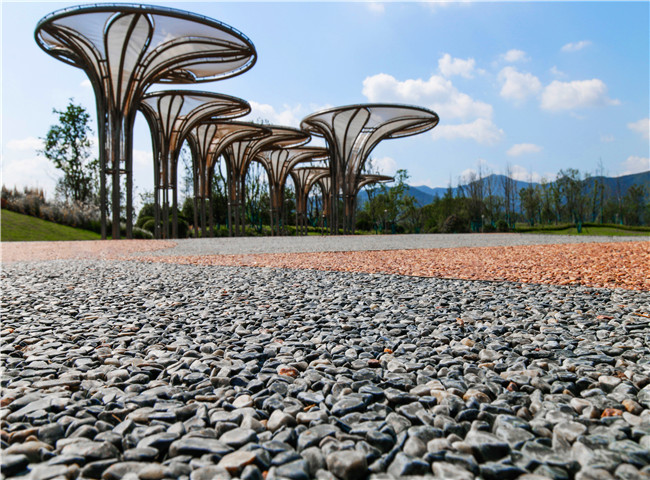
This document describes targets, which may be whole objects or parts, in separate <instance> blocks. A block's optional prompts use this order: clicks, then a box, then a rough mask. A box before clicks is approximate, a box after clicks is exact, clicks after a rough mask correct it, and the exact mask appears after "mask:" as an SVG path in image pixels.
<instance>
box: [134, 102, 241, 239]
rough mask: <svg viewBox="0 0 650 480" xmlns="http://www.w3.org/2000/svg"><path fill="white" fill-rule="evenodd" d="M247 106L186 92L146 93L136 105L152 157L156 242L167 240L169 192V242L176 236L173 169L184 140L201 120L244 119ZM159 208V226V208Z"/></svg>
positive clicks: (176, 218)
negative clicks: (144, 123)
mask: <svg viewBox="0 0 650 480" xmlns="http://www.w3.org/2000/svg"><path fill="white" fill-rule="evenodd" d="M250 110H251V108H250V105H249V104H248V102H246V101H245V100H242V99H241V98H236V97H231V96H229V95H220V94H217V93H211V92H195V91H187V90H165V91H162V92H154V93H148V94H146V95H144V96H143V97H142V100H141V101H140V111H141V112H142V113H143V114H144V116H145V118H146V119H147V122H148V123H149V128H150V130H151V138H152V144H153V154H154V204H155V208H154V210H155V216H154V218H155V234H156V238H167V235H168V222H169V213H168V210H169V191H171V192H172V212H173V213H172V232H171V233H172V234H171V236H172V238H176V237H177V236H178V217H177V201H178V199H177V184H178V180H177V170H178V168H177V165H178V155H179V153H180V150H181V147H182V145H183V142H184V141H185V137H186V136H187V135H188V134H189V132H190V131H191V129H192V128H193V127H194V126H195V125H197V124H198V123H199V122H201V121H204V120H213V121H215V120H227V119H230V118H237V117H241V116H243V115H246V114H248V113H249V112H250ZM161 205H162V222H161V217H160V215H161V212H160V206H161Z"/></svg>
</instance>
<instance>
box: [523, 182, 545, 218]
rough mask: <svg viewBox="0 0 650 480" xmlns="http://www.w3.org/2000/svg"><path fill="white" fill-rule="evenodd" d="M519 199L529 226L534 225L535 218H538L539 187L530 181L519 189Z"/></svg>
mask: <svg viewBox="0 0 650 480" xmlns="http://www.w3.org/2000/svg"><path fill="white" fill-rule="evenodd" d="M519 201H520V202H521V208H522V211H523V212H524V214H525V216H526V220H527V221H528V223H529V224H530V225H531V226H533V225H535V220H536V219H538V218H539V211H540V204H541V196H540V193H539V189H537V188H535V186H533V184H532V182H530V183H529V184H528V186H527V187H525V188H522V189H521V190H519Z"/></svg>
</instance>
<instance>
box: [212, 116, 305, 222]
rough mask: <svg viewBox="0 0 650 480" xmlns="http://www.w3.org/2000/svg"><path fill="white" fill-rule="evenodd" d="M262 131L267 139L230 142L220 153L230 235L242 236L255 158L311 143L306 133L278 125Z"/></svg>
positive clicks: (266, 126)
mask: <svg viewBox="0 0 650 480" xmlns="http://www.w3.org/2000/svg"><path fill="white" fill-rule="evenodd" d="M253 125H254V124H253ZM264 127H265V128H267V129H269V130H271V135H269V136H268V137H262V138H258V139H249V140H236V141H234V142H229V143H228V145H227V146H226V147H225V148H224V149H223V151H222V154H223V156H224V159H225V161H226V169H227V171H228V187H229V195H228V212H229V213H228V216H229V218H230V221H229V229H230V232H229V233H230V235H233V234H234V235H240V234H242V235H243V234H244V233H245V228H246V221H245V220H246V219H245V215H244V213H245V210H244V209H245V199H244V188H245V183H246V173H247V171H248V167H249V165H250V164H251V162H252V161H254V160H256V157H257V154H258V153H260V152H261V151H263V150H266V149H269V148H294V147H300V146H302V145H304V144H305V143H307V142H308V141H309V140H311V136H310V135H309V134H308V133H306V132H304V131H302V130H298V129H297V128H291V127H284V126H280V125H264ZM232 214H234V218H232V217H233V215H232ZM233 225H234V230H233Z"/></svg>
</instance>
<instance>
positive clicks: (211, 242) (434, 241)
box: [143, 233, 650, 256]
mask: <svg viewBox="0 0 650 480" xmlns="http://www.w3.org/2000/svg"><path fill="white" fill-rule="evenodd" d="M645 240H649V241H650V237H644V236H630V237H603V236H584V237H583V236H580V237H578V236H569V235H537V234H518V233H488V234H468V233H465V234H420V235H356V236H327V235H325V236H308V237H237V238H200V239H186V240H174V242H176V246H175V247H172V248H167V249H163V250H157V251H156V252H151V253H146V255H148V256H149V255H163V256H167V255H170V256H179V255H237V254H252V253H294V252H343V251H365V250H413V249H422V248H427V249H428V248H458V247H500V246H504V247H507V246H516V245H554V244H567V243H594V242H596V243H603V242H630V241H634V242H639V241H645ZM143 254H144V253H143Z"/></svg>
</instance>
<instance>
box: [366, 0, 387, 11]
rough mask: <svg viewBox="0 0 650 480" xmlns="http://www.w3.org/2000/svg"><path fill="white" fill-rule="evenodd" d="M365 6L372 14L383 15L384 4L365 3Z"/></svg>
mask: <svg viewBox="0 0 650 480" xmlns="http://www.w3.org/2000/svg"><path fill="white" fill-rule="evenodd" d="M365 5H366V7H368V10H370V11H371V12H373V13H384V11H385V10H386V8H385V6H384V4H383V3H381V2H366V4H365Z"/></svg>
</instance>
